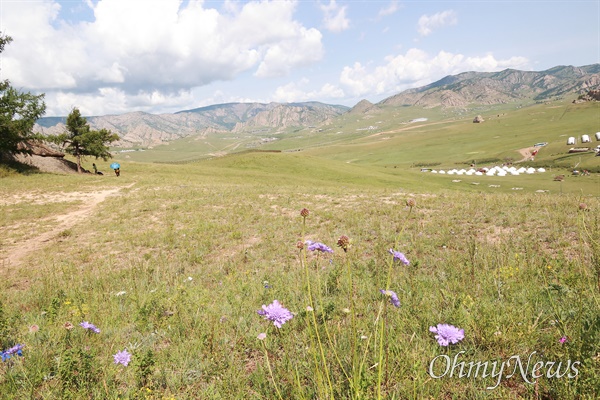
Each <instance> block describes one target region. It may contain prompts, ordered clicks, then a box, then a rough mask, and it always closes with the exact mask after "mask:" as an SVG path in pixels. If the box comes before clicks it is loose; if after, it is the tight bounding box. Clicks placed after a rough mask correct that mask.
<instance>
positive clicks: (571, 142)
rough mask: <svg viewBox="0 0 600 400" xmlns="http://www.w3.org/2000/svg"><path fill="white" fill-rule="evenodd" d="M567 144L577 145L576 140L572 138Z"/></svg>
mask: <svg viewBox="0 0 600 400" xmlns="http://www.w3.org/2000/svg"><path fill="white" fill-rule="evenodd" d="M567 144H575V138H574V137H573V136H571V137H570V138H569V139H567Z"/></svg>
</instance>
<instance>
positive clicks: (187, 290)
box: [0, 104, 600, 399]
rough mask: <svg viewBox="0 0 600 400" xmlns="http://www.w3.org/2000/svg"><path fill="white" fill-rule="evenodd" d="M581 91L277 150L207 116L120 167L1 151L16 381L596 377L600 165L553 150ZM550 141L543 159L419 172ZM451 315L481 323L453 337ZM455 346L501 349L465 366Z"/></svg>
mask: <svg viewBox="0 0 600 400" xmlns="http://www.w3.org/2000/svg"><path fill="white" fill-rule="evenodd" d="M572 107H573V106H571V105H569V104H562V105H561V104H554V105H537V106H535V107H533V108H529V109H528V110H524V109H519V110H513V111H510V110H504V112H501V110H498V109H494V110H488V111H489V112H488V113H487V114H486V113H484V112H483V110H482V112H480V113H481V114H482V115H484V118H486V119H487V121H486V122H485V123H484V124H473V123H472V122H471V119H472V118H471V117H470V116H469V117H466V116H460V115H443V114H442V112H441V111H440V110H414V109H413V110H410V111H406V112H410V113H413V114H410V115H409V114H403V115H400V113H399V112H398V111H395V112H397V113H398V115H396V116H395V118H396V120H395V121H396V122H398V123H399V121H401V120H402V121H405V123H403V124H402V125H401V126H400V125H399V124H396V123H395V122H390V123H389V126H386V125H384V124H383V123H382V124H380V128H377V129H379V130H368V131H362V130H358V131H357V129H360V128H362V127H364V126H370V125H371V126H375V125H376V124H375V123H377V122H378V121H380V120H381V121H383V118H381V119H380V118H379V116H376V117H373V118H371V119H368V120H366V121H365V120H359V121H355V122H354V123H355V125H352V124H350V123H349V121H346V123H347V124H346V125H341V126H344V127H346V128H344V129H347V131H346V134H345V135H344V134H339V133H337V132H338V130H337V129H338V128H335V127H333V126H332V127H330V128H325V129H324V130H323V131H322V132H308V131H307V132H304V133H303V132H284V133H281V136H282V137H285V140H283V139H282V140H278V141H275V142H270V143H269V144H263V145H261V147H260V148H261V149H271V150H282V152H277V153H267V152H242V153H237V154H233V153H235V152H236V151H238V150H241V147H242V146H243V144H242V143H243V142H239V143H240V145H239V146H237V149H235V151H234V150H233V149H234V148H235V147H236V145H233V146H232V145H231V143H233V142H235V140H233V139H231V140H230V139H227V138H215V139H214V140H217V139H218V140H220V142H217V141H215V142H212V144H213V146H214V148H212V150H210V151H212V152H214V151H219V152H221V153H220V154H224V153H227V155H222V156H220V157H211V158H209V157H208V153H204V151H205V150H206V151H208V149H203V147H202V146H208V145H207V144H206V143H209V142H210V141H211V140H213V139H211V138H210V137H207V138H206V141H205V142H206V143H204V144H203V143H201V141H200V140H199V141H195V142H193V143H192V142H191V141H190V142H185V143H184V142H181V143H179V144H177V143H175V144H173V145H172V146H182V147H180V148H179V150H176V151H173V153H174V154H176V157H175V158H176V159H177V161H186V162H181V163H177V164H175V163H173V164H171V163H166V164H159V163H149V162H141V160H138V161H135V159H136V157H145V158H144V161H149V160H152V159H153V157H156V158H155V159H154V161H167V160H169V157H167V156H166V155H165V154H162V155H159V152H158V150H157V152H151V151H147V152H139V153H137V152H136V153H123V154H120V155H119V156H118V157H119V161H120V162H121V164H122V168H121V170H122V174H121V176H120V177H119V178H117V177H116V176H114V175H112V174H106V175H104V176H92V175H72V176H62V175H51V174H40V173H34V172H31V171H29V172H27V173H16V172H14V171H12V170H9V169H7V168H3V169H2V170H1V171H0V176H2V178H0V187H1V189H0V192H1V194H2V195H1V196H0V209H1V211H2V212H1V213H0V216H1V218H0V231H1V232H2V236H1V237H0V271H1V273H2V275H1V276H2V277H3V283H4V289H3V290H2V292H0V350H7V349H9V348H11V347H12V346H14V345H17V344H22V345H24V347H23V349H22V350H21V351H22V356H19V355H16V354H13V355H11V358H10V359H8V358H6V360H5V361H4V362H1V363H0V399H31V398H33V399H55V398H61V399H62V398H65V399H81V398H102V399H248V398H252V399H277V398H283V399H345V398H348V399H377V398H385V399H440V398H448V399H450V398H452V399H521V398H522V399H596V398H598V397H599V396H600V391H599V388H600V348H599V347H598V346H599V345H598V343H600V244H599V243H600V229H599V223H600V221H599V219H598V211H599V210H600V180H599V175H598V173H592V174H591V175H590V176H579V177H574V176H568V172H569V171H570V169H571V168H573V165H571V163H572V162H573V161H574V160H567V161H564V162H565V163H566V164H565V165H564V166H563V165H562V164H561V162H563V161H561V159H558V158H560V157H562V155H564V149H565V147H566V145H565V144H564V143H566V138H563V136H562V135H569V136H571V132H573V135H575V132H576V131H584V130H585V131H586V132H590V131H592V130H594V129H595V127H597V126H598V122H597V121H596V120H595V119H594V118H596V117H595V114H594V113H595V112H597V109H594V108H593V107H597V106H590V105H582V106H581V107H578V108H572ZM532 110H533V111H532ZM492 111H493V112H494V113H495V114H492ZM385 112H389V113H390V114H389V115H393V114H391V113H392V111H391V110H388V111H385ZM423 113H428V114H423ZM494 115H495V116H496V117H495V119H494ZM571 115H572V116H571ZM420 117H424V118H425V117H426V118H428V120H427V121H422V122H416V123H408V120H410V119H414V118H420ZM346 118H348V117H346ZM436 118H437V119H436ZM532 119H537V120H540V119H543V120H544V122H543V125H546V126H547V127H548V126H552V129H549V128H545V129H542V128H536V126H537V124H536V123H535V121H531V124H530V125H527V124H526V122H527V121H529V120H532ZM371 120H373V121H374V122H375V123H372V122H370V121H371ZM390 120H391V118H390ZM340 124H341V122H340ZM511 127H512V128H514V129H517V127H518V129H519V132H521V133H518V134H517V133H506V132H508V131H511V129H512V128H511ZM593 128H594V129H593ZM596 130H598V129H596ZM550 131H551V132H552V133H551V134H552V135H553V136H552V137H549V136H548V135H550V134H549V133H547V132H550ZM503 132H504V133H503ZM524 132H528V133H524ZM265 135H266V136H268V135H267V134H265ZM424 136H426V137H427V139H426V140H424V139H423V137H424ZM498 136H499V137H498ZM521 136H523V137H521ZM247 139H248V140H250V139H249V138H247ZM563 139H565V142H564V143H563ZM190 140H191V139H190ZM252 140H255V139H252ZM230 141H231V143H230ZM419 141H421V146H419ZM540 141H547V142H549V144H548V146H546V147H544V148H543V149H542V150H541V151H540V155H539V156H538V157H537V159H536V163H540V165H541V164H548V167H549V169H550V170H549V171H548V172H546V173H544V174H533V175H520V176H514V177H508V176H507V177H486V176H460V179H456V178H457V176H441V175H438V176H436V175H434V174H431V173H423V172H420V167H419V165H420V164H427V163H439V164H437V165H436V168H453V167H458V166H462V165H464V164H465V163H470V162H472V161H473V160H472V159H473V158H477V159H478V160H485V159H488V160H493V159H499V160H503V159H505V158H509V157H518V153H516V152H515V149H520V148H524V147H530V146H531V145H532V144H533V143H536V142H540ZM186 143H187V144H186ZM194 144H197V145H198V147H194V146H193V145H194ZM325 144H327V146H325ZM170 146H171V145H170ZM165 147H166V148H168V147H169V146H165ZM208 147H210V146H208ZM421 147H423V149H422V148H421ZM215 148H216V150H215ZM184 150H185V151H184ZM292 150H294V151H292ZM165 151H167V150H165ZM515 154H517V155H516V156H515ZM555 154H561V156H554V155H555ZM125 155H130V158H125ZM581 157H582V161H581V165H588V166H589V168H590V169H593V167H594V164H584V163H593V162H595V160H596V159H598V158H596V159H594V158H593V157H592V158H590V159H584V156H583V155H582V156H581ZM194 159H197V160H198V161H193V162H192V160H194ZM489 162H490V163H492V162H493V161H489ZM108 164H109V163H103V162H97V165H98V166H99V168H100V169H101V170H104V171H105V172H107V171H108ZM567 164H568V165H567ZM559 173H561V174H565V173H566V174H567V176H566V177H565V179H564V180H563V181H562V182H556V181H554V180H553V176H554V175H557V174H559ZM453 180H460V182H453ZM517 189H518V190H517ZM408 200H411V201H414V203H415V205H414V206H413V207H411V206H409V205H408V204H409V203H410V202H409V203H407V201H408ZM304 208H306V209H307V210H308V211H309V215H308V216H307V217H306V218H303V217H302V216H301V214H300V212H301V210H302V209H304ZM343 235H346V236H348V237H349V239H350V244H351V245H350V247H349V248H348V249H347V252H346V251H344V250H343V249H342V248H341V247H338V246H336V243H337V242H338V240H339V239H340V238H341V237H342V236H343ZM307 240H310V241H314V242H322V243H324V244H325V245H327V246H329V247H331V248H332V249H333V250H334V252H333V253H319V252H318V251H315V252H312V251H309V250H308V249H307V246H306V245H301V244H302V243H304V242H305V241H307ZM299 243H300V244H299ZM390 249H394V250H397V251H401V252H403V253H404V254H405V255H406V257H407V258H408V259H409V260H410V263H409V265H404V264H403V263H401V262H398V261H394V259H393V257H392V255H391V254H390V253H389V250H390ZM382 289H383V290H384V291H385V290H391V291H394V292H395V293H396V294H397V296H398V299H399V301H400V304H401V305H400V307H398V308H396V307H394V306H393V305H392V304H391V303H390V301H389V298H388V296H386V295H384V294H382V293H381V292H380V290H382ZM274 300H278V301H279V302H281V304H283V305H284V306H285V307H286V308H287V309H289V310H290V311H291V312H292V313H293V318H292V319H291V320H289V321H287V322H286V323H285V324H283V325H282V326H281V328H277V327H275V326H274V324H273V323H272V322H271V321H269V320H265V319H264V318H263V317H262V316H261V315H259V314H258V313H257V311H258V310H261V309H262V306H263V305H269V304H272V303H273V301H274ZM83 321H87V322H91V323H93V324H95V325H96V326H97V327H98V328H99V329H100V332H99V333H94V332H92V331H90V330H87V329H84V328H83V327H81V326H79V324H80V323H81V322H83ZM441 323H445V324H452V325H454V326H456V327H459V328H461V329H464V339H463V340H461V341H459V342H458V343H455V344H452V345H450V346H447V347H443V346H440V345H439V344H438V342H437V341H436V339H435V337H434V333H432V332H430V327H432V326H436V325H437V324H441ZM261 333H264V334H266V337H264V339H263V340H260V339H258V338H257V337H258V336H259V335H260V334H261ZM260 337H261V338H263V335H260ZM123 350H127V351H128V352H129V353H131V355H132V356H131V362H130V363H129V364H128V365H127V366H124V365H122V364H115V362H114V358H113V356H114V355H115V354H117V352H120V351H123ZM446 356H447V357H448V359H450V360H454V359H455V358H456V360H457V362H461V361H463V362H465V364H464V365H465V367H464V368H466V370H468V368H469V364H468V363H469V362H471V363H478V362H479V363H487V364H485V365H488V366H489V367H490V369H491V367H492V363H495V364H494V365H495V366H496V367H497V368H500V367H501V366H502V365H504V366H505V369H504V371H503V372H502V373H499V370H494V371H495V372H494V375H491V371H487V375H486V376H483V375H482V372H481V371H480V372H479V374H475V371H473V370H472V371H471V372H470V373H468V371H466V370H465V371H463V372H462V373H461V371H460V364H459V365H458V367H457V368H454V369H452V371H453V374H452V376H450V372H448V373H446V374H444V364H443V361H444V360H446V358H445V357H446ZM516 357H519V360H520V361H521V362H522V363H521V364H519V365H520V366H521V367H522V370H521V369H519V368H520V367H519V366H518V365H517V358H516ZM434 360H437V361H435V362H434ZM509 360H510V361H511V364H510V365H506V362H508V361H509ZM539 362H541V363H542V367H541V368H538V370H537V371H534V365H535V364H536V363H539ZM481 365H483V364H481ZM515 368H516V369H515ZM534 374H537V375H539V376H538V377H537V378H535V377H534ZM540 374H541V375H540ZM442 375H443V376H442ZM537 375H536V376H537Z"/></svg>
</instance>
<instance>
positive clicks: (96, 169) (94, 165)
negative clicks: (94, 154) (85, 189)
mask: <svg viewBox="0 0 600 400" xmlns="http://www.w3.org/2000/svg"><path fill="white" fill-rule="evenodd" d="M92 166H93V167H94V174H96V175H104V174H103V173H102V172H100V171H98V168H96V163H93V164H92Z"/></svg>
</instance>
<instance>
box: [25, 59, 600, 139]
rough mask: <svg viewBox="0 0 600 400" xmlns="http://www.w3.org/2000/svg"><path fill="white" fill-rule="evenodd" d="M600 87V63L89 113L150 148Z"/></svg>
mask: <svg viewBox="0 0 600 400" xmlns="http://www.w3.org/2000/svg"><path fill="white" fill-rule="evenodd" d="M594 89H600V64H593V65H588V66H583V67H573V66H558V67H554V68H551V69H548V70H546V71H540V72H535V71H519V70H514V69H506V70H504V71H500V72H464V73H461V74H458V75H449V76H446V77H445V78H442V79H440V80H439V81H437V82H433V83H431V84H429V85H427V86H423V87H420V88H415V89H409V90H405V91H403V92H401V93H398V94H396V95H394V96H391V97H388V98H387V99H384V100H382V101H380V102H379V103H377V104H372V103H371V102H369V101H368V100H361V101H360V102H359V103H358V104H356V105H355V106H354V107H352V108H349V107H345V106H340V105H330V104H324V103H319V102H304V103H268V104H263V103H227V104H216V105H211V106H207V107H201V108H196V109H190V110H183V111H179V112H176V113H174V114H159V115H154V114H148V113H144V112H133V113H127V114H122V115H107V116H98V117H88V122H89V123H90V126H91V127H92V129H101V128H106V129H109V130H111V131H112V132H114V133H117V134H118V135H119V136H120V138H121V139H120V141H119V143H117V145H118V146H152V145H157V144H162V143H166V142H169V141H172V140H175V139H180V138H184V137H188V136H192V135H199V136H202V135H206V134H208V133H214V132H217V133H218V132H239V133H243V132H246V133H250V134H252V133H254V132H264V131H265V130H283V129H286V128H290V127H299V128H303V127H309V126H320V125H324V124H327V123H329V122H331V121H333V120H334V119H335V117H337V116H340V115H342V114H345V113H351V114H363V115H364V114H377V113H380V112H381V111H382V108H384V107H386V108H387V107H406V106H416V107H425V108H433V107H442V108H450V107H456V108H469V107H474V106H478V105H492V104H506V103H515V102H542V101H546V100H555V99H557V98H563V97H565V96H573V97H577V96H579V95H585V94H587V93H588V92H589V91H591V90H594ZM65 121H66V118H65V117H49V118H42V119H40V120H38V121H37V124H36V127H35V128H34V129H35V130H36V131H38V132H43V133H46V134H58V133H61V132H64V130H65V125H64V124H65Z"/></svg>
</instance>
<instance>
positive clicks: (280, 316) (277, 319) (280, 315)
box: [257, 300, 294, 328]
mask: <svg viewBox="0 0 600 400" xmlns="http://www.w3.org/2000/svg"><path fill="white" fill-rule="evenodd" d="M257 312H258V315H263V316H264V317H265V319H268V320H269V321H273V324H274V325H275V326H276V327H278V328H281V325H283V324H285V322H286V321H289V320H290V319H292V318H294V315H293V314H292V313H291V312H290V310H288V309H287V308H285V307H283V306H282V305H281V304H280V303H279V301H277V300H273V303H271V304H269V305H268V306H266V305H264V304H263V306H262V310H258V311H257Z"/></svg>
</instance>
